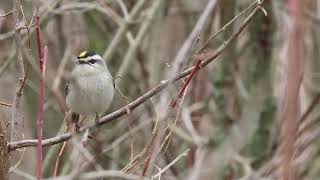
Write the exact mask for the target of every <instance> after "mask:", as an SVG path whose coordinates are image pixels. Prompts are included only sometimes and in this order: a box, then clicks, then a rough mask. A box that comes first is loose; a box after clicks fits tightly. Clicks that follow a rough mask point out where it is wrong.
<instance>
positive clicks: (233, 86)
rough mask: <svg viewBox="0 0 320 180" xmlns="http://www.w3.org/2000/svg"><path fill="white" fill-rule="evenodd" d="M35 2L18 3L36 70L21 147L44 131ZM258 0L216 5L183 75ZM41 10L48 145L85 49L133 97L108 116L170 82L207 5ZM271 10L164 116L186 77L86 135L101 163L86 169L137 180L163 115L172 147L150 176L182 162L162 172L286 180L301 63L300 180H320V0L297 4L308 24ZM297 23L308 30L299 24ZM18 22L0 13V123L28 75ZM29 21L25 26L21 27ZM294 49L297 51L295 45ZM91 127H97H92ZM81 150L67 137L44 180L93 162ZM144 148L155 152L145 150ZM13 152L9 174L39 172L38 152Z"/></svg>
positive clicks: (110, 1) (6, 8)
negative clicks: (165, 102)
mask: <svg viewBox="0 0 320 180" xmlns="http://www.w3.org/2000/svg"><path fill="white" fill-rule="evenodd" d="M35 2H36V1H32V0H23V1H21V9H20V16H19V19H20V23H19V24H18V26H19V27H22V28H21V30H20V34H21V41H20V44H21V45H22V47H21V51H22V55H23V60H24V68H25V70H27V71H28V75H27V80H26V84H25V87H24V88H23V96H22V105H23V106H22V109H23V122H20V124H18V128H19V129H20V131H19V139H20V140H22V139H35V138H36V134H37V133H36V132H37V128H36V127H37V124H36V119H37V109H38V94H39V90H38V89H39V74H38V73H39V71H38V58H37V44H36V34H35V31H34V29H35V17H34V15H35V14H34V12H35V11H34V9H35ZM253 2H254V1H253V0H241V1H236V0H218V1H217V2H216V4H215V5H214V7H213V10H212V11H211V12H210V15H209V16H208V17H207V18H206V22H205V25H204V26H203V27H202V28H201V31H200V33H199V34H198V36H197V38H196V39H195V40H194V41H193V45H192V48H191V49H190V50H189V52H188V53H187V56H186V58H185V59H184V61H183V63H181V64H180V66H179V67H178V68H179V72H180V71H182V70H184V69H186V68H188V67H191V66H192V64H193V63H194V60H195V58H194V57H195V55H196V52H197V51H198V50H199V49H200V47H201V46H202V45H203V44H204V43H205V42H207V41H208V40H209V44H208V45H207V46H206V49H205V52H204V55H205V54H210V53H212V52H214V51H215V50H216V49H217V48H218V47H219V46H220V45H221V44H223V43H224V42H225V40H227V39H228V38H229V37H230V36H231V35H232V34H233V33H234V32H236V31H237V30H238V29H239V28H240V25H241V24H242V22H243V21H244V19H245V18H246V17H247V16H248V15H249V14H250V13H251V12H252V10H253V9H254V7H255V5H254V6H253V7H251V8H250V9H248V10H245V9H246V8H248V7H249V6H250V4H252V3H253ZM39 3H40V11H39V15H40V19H41V38H42V39H41V43H42V45H47V46H48V51H49V56H48V64H47V72H46V78H45V83H46V89H45V103H44V108H45V114H44V127H43V129H44V131H43V133H44V138H50V137H54V136H56V135H57V134H61V133H63V132H64V130H65V126H66V123H65V121H64V116H65V112H63V105H61V99H62V100H64V97H65V92H64V91H65V85H66V82H67V79H68V78H67V77H68V74H69V72H70V70H71V69H72V66H73V63H74V61H75V58H76V56H77V55H78V54H79V53H80V52H81V51H83V50H94V51H96V52H97V53H98V54H100V55H101V56H103V57H104V58H105V60H106V62H107V64H108V67H109V70H110V71H111V73H112V74H113V76H114V77H119V78H117V80H116V84H117V86H118V87H119V89H120V90H121V92H122V94H123V95H124V97H122V96H121V94H120V92H118V93H116V96H115V98H114V101H113V104H112V107H111V108H110V109H109V110H108V111H107V112H106V114H107V113H110V112H112V111H114V110H117V109H118V108H120V107H122V106H124V105H126V104H127V103H129V102H131V101H133V100H135V99H136V98H137V97H139V96H141V95H142V94H144V93H145V92H147V91H148V90H150V89H151V88H153V87H155V86H156V85H157V84H158V83H159V82H160V81H161V80H163V79H166V78H168V72H169V71H170V70H171V69H172V65H173V64H174V63H175V62H174V59H175V57H176V55H177V53H178V52H179V50H180V48H181V46H182V45H183V44H184V43H185V40H186V39H187V37H188V36H189V34H190V33H191V31H192V29H193V28H194V27H195V24H196V23H197V21H198V19H199V18H200V15H201V14H202V13H203V11H204V9H205V8H206V7H207V4H208V0H197V1H194V0H96V1H92V0H68V1H66V0H46V1H44V0H40V2H39ZM301 4H302V3H301ZM263 7H264V9H265V11H266V12H267V16H265V15H264V13H263V12H262V11H261V12H259V13H257V15H255V17H254V18H253V20H252V21H251V22H250V24H249V25H248V26H247V27H246V28H245V30H244V31H243V32H242V33H241V34H240V35H239V36H238V38H237V39H236V40H235V41H233V42H232V43H231V44H230V46H228V47H227V49H226V50H225V52H224V53H223V54H222V55H220V56H219V57H218V58H217V59H216V60H215V61H214V62H212V63H210V64H209V65H208V66H206V67H205V68H202V69H200V70H199V72H198V73H197V75H196V76H195V77H194V78H193V80H192V82H191V84H190V85H189V86H188V89H187V92H186V95H185V96H184V97H183V99H182V100H181V101H182V103H181V104H179V107H178V108H177V109H176V110H173V111H170V113H168V115H167V117H166V118H161V117H162V113H163V112H165V111H166V110H167V108H168V107H167V106H161V103H159V102H161V98H166V97H165V96H164V95H163V94H164V92H165V95H167V98H169V99H171V98H173V97H175V96H176V94H177V93H178V91H179V89H180V87H181V85H182V83H183V82H182V81H177V82H176V83H175V84H173V85H171V86H170V87H169V88H168V89H165V90H164V91H163V92H161V93H159V94H158V95H156V96H155V97H153V98H152V101H150V100H149V101H146V102H145V103H144V104H143V105H141V106H139V107H138V108H137V109H135V110H132V111H131V112H130V114H128V115H125V116H123V117H120V118H119V119H117V120H115V121H114V122H112V123H108V124H107V125H103V126H102V127H99V128H98V129H94V130H91V131H92V132H91V133H92V134H93V136H94V138H93V139H89V140H88V142H87V143H88V145H86V146H85V150H86V152H88V153H89V154H90V155H92V156H93V157H95V160H94V162H93V164H95V165H91V166H89V167H86V168H85V170H83V172H85V171H86V172H91V171H92V172H95V171H99V170H102V169H105V170H121V169H122V170H123V168H124V167H126V168H127V169H126V170H127V171H126V172H127V173H129V174H133V175H137V176H139V175H140V174H141V173H142V172H143V169H144V167H145V159H146V158H147V155H148V154H150V152H151V150H150V148H149V149H148V148H147V147H148V145H150V144H149V143H148V142H149V139H150V138H151V137H153V134H152V130H153V128H154V125H155V122H156V121H157V120H159V121H161V120H163V122H160V123H161V124H164V125H163V126H159V128H161V127H162V128H163V127H166V126H168V127H170V128H169V129H170V132H172V133H171V135H170V138H169V139H170V140H169V141H167V142H165V143H164V144H167V148H165V150H162V151H161V153H160V154H158V155H154V156H153V157H154V159H152V164H150V165H149V167H148V171H147V172H146V176H152V175H154V174H157V173H158V170H159V169H158V168H164V167H166V166H167V165H168V164H170V162H172V161H173V160H174V159H175V158H179V161H178V162H176V163H174V164H173V165H172V166H170V168H168V169H166V171H165V172H163V174H162V175H161V179H188V178H189V179H201V180H202V179H203V180H206V179H208V180H209V179H210V180H212V179H214V180H232V179H249V178H260V177H269V178H273V179H278V178H279V177H280V176H281V175H280V174H281V171H282V169H283V168H284V164H283V163H282V161H281V157H282V155H283V154H286V153H287V152H286V151H285V150H284V151H281V146H280V145H281V144H282V140H283V139H282V138H281V137H282V136H281V134H282V133H285V132H287V131H285V130H283V126H284V124H285V122H284V121H285V120H288V119H285V118H284V116H283V114H285V112H284V109H286V106H285V105H284V104H285V102H286V101H285V100H286V97H287V96H288V93H287V92H288V91H287V89H286V88H288V86H287V83H288V82H289V81H290V78H288V74H290V73H289V72H290V67H295V66H299V67H300V68H301V69H302V71H303V77H302V82H301V84H299V87H300V88H299V93H298V95H299V96H296V97H289V96H288V97H287V98H297V99H298V103H297V104H296V105H297V106H298V116H299V117H296V118H297V119H298V120H301V119H302V118H301V117H303V116H302V115H306V117H305V119H302V120H303V122H302V121H299V123H297V127H296V134H292V137H293V138H294V139H295V144H294V145H293V146H292V147H293V148H294V149H293V150H292V151H294V152H295V156H294V158H295V159H294V161H295V163H296V166H297V171H295V172H296V174H297V178H298V179H305V180H314V179H320V164H319V162H320V161H319V158H320V156H319V154H320V146H319V143H320V142H318V141H319V140H318V139H319V138H317V137H318V136H319V135H320V133H319V132H320V129H319V127H317V126H318V120H319V117H320V116H319V112H318V111H317V110H316V109H317V108H318V105H317V104H318V101H319V100H318V99H319V97H318V96H319V87H318V85H317V84H318V82H319V72H318V69H319V67H320V66H319V65H320V62H319V53H320V51H319V50H320V49H319V43H320V33H319V32H320V31H319V27H320V26H319V25H320V1H319V0H306V1H304V3H303V4H302V5H301V8H300V9H299V8H297V9H299V11H300V14H302V17H301V18H300V19H299V18H297V17H296V14H292V13H290V11H289V9H288V7H290V1H289V0H288V1H281V0H274V1H271V0H266V1H265V2H264V4H263ZM12 8H13V1H1V2H0V14H5V13H7V12H10V11H11V10H12ZM242 12H243V13H242ZM240 13H242V14H240ZM297 14H299V13H297ZM235 16H238V18H237V19H236V20H235V21H233V23H232V24H231V25H230V26H228V27H227V28H226V29H224V30H223V31H222V33H221V34H220V35H219V36H217V37H216V38H214V39H210V36H211V35H212V34H214V33H215V32H217V31H219V30H220V29H221V28H222V27H223V26H224V25H225V24H227V23H228V22H229V21H230V20H232V19H233V18H234V17H235ZM295 18H296V19H298V20H297V21H298V24H300V26H295V25H294V24H295V23H294V19H295ZM14 22H15V21H14V19H13V16H12V14H8V15H7V16H5V17H0V102H1V103H3V104H4V103H6V104H8V105H0V120H1V121H2V123H3V124H4V125H5V126H6V125H7V124H8V123H9V122H10V121H11V116H12V107H9V105H11V104H13V100H14V96H15V93H14V91H15V89H16V87H17V82H18V78H19V74H18V70H17V69H18V65H17V61H16V59H17V57H16V54H17V53H16V47H17V43H15V41H14V34H15V31H14V27H15V23H14ZM26 25H27V26H28V28H26V27H24V26H26ZM296 27H298V28H300V29H299V33H300V36H299V33H298V34H294V35H293V36H292V35H290V32H291V31H292V29H294V28H296ZM292 38H300V41H291V40H290V39H292ZM116 41H118V43H116ZM292 42H301V44H299V45H297V47H300V49H299V48H298V49H296V50H297V51H300V50H301V49H302V52H303V56H302V59H301V61H300V62H298V63H300V64H298V65H297V64H295V65H293V66H290V62H293V61H294V60H293V59H290V58H289V57H290V43H292ZM293 44H294V43H293ZM291 45H292V44H291ZM295 45H296V44H295ZM292 49H293V52H294V50H295V47H293V48H291V50H292ZM291 53H292V52H291ZM288 54H289V55H288ZM290 60H291V61H290ZM294 80H296V81H299V79H297V78H293V81H294ZM59 99H60V101H59ZM62 104H63V103H62ZM310 104H311V105H310ZM287 106H289V105H287ZM283 107H284V108H283ZM308 110H309V111H310V112H308ZM305 112H308V113H307V114H306V113H305ZM289 120H290V119H289ZM89 123H93V122H90V121H85V122H83V124H89ZM289 124H290V122H289ZM9 127H10V125H8V128H7V132H6V135H7V137H8V139H10V138H9V136H10V130H11V129H10V128H9ZM284 128H286V127H284ZM130 129H131V130H130ZM283 137H284V139H285V136H283ZM163 139H164V138H163ZM76 144H77V143H75V142H73V141H68V143H67V145H66V148H65V149H64V150H63V153H62V156H61V159H60V162H59V163H58V166H57V167H55V165H56V162H57V159H59V155H58V154H59V151H60V150H61V148H62V144H58V145H54V146H50V147H45V148H44V161H43V163H44V164H43V174H44V177H52V176H53V175H54V174H56V175H57V176H66V175H69V174H70V173H72V172H75V171H74V170H75V169H76V168H79V164H81V163H83V162H79V159H82V160H83V161H84V162H85V161H87V160H88V159H87V160H86V158H88V157H87V156H85V157H82V156H84V155H81V153H80V155H79V151H81V150H78V149H81V148H77V145H76ZM151 144H152V143H151ZM145 148H146V149H147V152H146V153H141V152H143V151H144V149H145ZM151 149H152V148H151ZM186 150H187V151H186ZM183 152H187V153H183ZM181 153H182V155H183V156H180V155H181ZM139 154H140V155H141V157H138V158H137V159H139V160H137V159H136V160H137V164H135V165H132V160H133V159H134V157H137V155H139ZM11 157H12V159H13V160H11V167H13V166H14V165H15V164H17V163H18V166H17V167H15V168H14V170H12V172H10V179H32V178H34V177H35V171H36V170H35V169H36V157H37V152H36V148H32V147H27V148H25V149H22V151H14V152H12V153H11ZM21 157H22V158H21ZM79 157H82V158H79ZM19 160H20V161H19ZM128 167H130V168H128ZM281 167H283V168H281ZM55 170H56V171H57V172H56V173H55V172H54V171H55ZM123 171H124V170H123ZM82 178H85V177H82Z"/></svg>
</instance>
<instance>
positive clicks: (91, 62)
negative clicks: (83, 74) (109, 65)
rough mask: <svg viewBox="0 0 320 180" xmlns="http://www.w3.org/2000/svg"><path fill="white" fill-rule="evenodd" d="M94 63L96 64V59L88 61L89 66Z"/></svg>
mask: <svg viewBox="0 0 320 180" xmlns="http://www.w3.org/2000/svg"><path fill="white" fill-rule="evenodd" d="M96 62H97V60H96V59H91V60H90V61H89V63H90V64H95V63H96Z"/></svg>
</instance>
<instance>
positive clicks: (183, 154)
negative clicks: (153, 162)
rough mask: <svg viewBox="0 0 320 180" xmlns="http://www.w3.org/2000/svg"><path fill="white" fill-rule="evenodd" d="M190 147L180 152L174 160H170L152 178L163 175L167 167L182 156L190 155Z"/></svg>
mask: <svg viewBox="0 0 320 180" xmlns="http://www.w3.org/2000/svg"><path fill="white" fill-rule="evenodd" d="M189 151H190V149H187V150H185V151H184V152H183V153H181V154H179V156H177V157H176V158H175V159H174V160H173V161H172V162H170V163H169V164H168V165H167V166H166V167H164V168H163V169H161V170H160V171H159V172H158V173H157V174H155V175H153V176H152V178H151V179H155V178H157V177H159V176H161V174H162V173H164V172H165V171H166V170H167V169H169V168H170V167H171V166H173V165H174V164H176V163H177V162H178V161H179V160H180V159H181V158H182V157H185V156H187V155H188V153H189Z"/></svg>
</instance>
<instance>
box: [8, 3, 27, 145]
mask: <svg viewBox="0 0 320 180" xmlns="http://www.w3.org/2000/svg"><path fill="white" fill-rule="evenodd" d="M19 12H20V1H19V0H14V5H13V10H12V15H13V18H14V22H15V35H14V40H15V44H16V57H17V63H18V69H17V71H18V74H19V81H18V85H17V89H16V93H15V97H14V102H13V109H12V114H11V142H12V141H16V140H18V138H17V133H18V130H17V127H16V125H17V124H18V126H19V125H22V122H23V111H22V109H21V96H22V89H23V86H24V78H25V71H24V64H23V58H22V51H21V48H22V44H21V43H22V42H21V35H20V30H19V23H20V20H19Z"/></svg>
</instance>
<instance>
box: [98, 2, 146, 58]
mask: <svg viewBox="0 0 320 180" xmlns="http://www.w3.org/2000/svg"><path fill="white" fill-rule="evenodd" d="M145 1H146V0H139V1H138V2H137V3H136V5H135V6H134V7H133V9H132V11H131V12H130V14H129V17H128V19H127V20H126V21H125V22H124V23H123V24H122V25H121V26H120V28H119V30H118V31H117V33H116V34H115V36H114V38H113V39H112V41H111V43H110V45H109V46H108V49H107V50H106V51H105V52H104V54H103V58H104V59H112V56H113V54H114V53H115V50H116V48H117V47H118V45H119V43H120V42H121V40H122V39H123V37H124V35H125V32H126V31H127V29H128V27H129V23H130V22H131V21H132V20H133V19H135V18H136V17H137V16H138V13H139V12H140V11H141V8H142V7H143V5H144V3H145Z"/></svg>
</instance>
